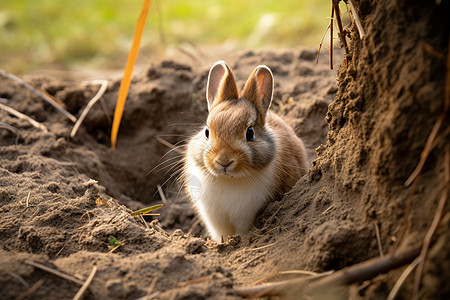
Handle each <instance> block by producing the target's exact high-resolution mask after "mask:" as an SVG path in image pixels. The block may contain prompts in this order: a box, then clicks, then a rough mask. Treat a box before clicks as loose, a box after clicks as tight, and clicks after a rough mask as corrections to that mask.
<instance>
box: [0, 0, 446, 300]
mask: <svg viewBox="0 0 450 300" xmlns="http://www.w3.org/2000/svg"><path fill="white" fill-rule="evenodd" d="M359 4H360V5H359V6H358V7H357V11H358V13H359V16H360V18H361V20H362V24H363V26H364V28H365V30H366V37H365V38H364V39H363V40H360V38H359V35H358V31H357V29H356V26H355V25H354V24H352V25H351V27H350V29H349V36H348V37H347V39H348V41H349V53H348V54H347V55H345V56H344V59H343V60H342V62H341V64H340V66H339V70H338V72H337V73H336V72H335V71H331V70H329V67H328V65H329V62H328V58H327V55H323V54H322V56H321V58H320V61H319V64H316V63H315V60H316V55H317V53H316V51H315V50H312V49H304V48H297V49H288V50H265V51H250V50H247V51H239V52H235V53H228V54H225V55H223V56H221V57H214V56H212V55H205V56H202V55H199V57H201V58H200V59H199V58H193V57H192V56H190V57H188V56H186V57H178V58H175V59H174V58H172V59H166V60H162V61H159V62H154V63H153V64H151V65H150V66H149V67H148V68H147V71H146V72H145V73H142V74H137V75H136V76H135V77H134V79H133V82H132V85H131V90H130V93H129V96H128V100H127V103H126V107H125V112H124V117H123V119H122V125H121V127H120V132H119V137H118V145H117V152H116V153H113V152H112V150H111V148H110V140H109V136H110V127H111V125H110V116H112V115H113V113H114V106H115V101H116V98H117V93H118V89H119V85H120V81H119V80H110V81H109V84H108V89H107V92H106V93H105V94H104V96H103V97H102V102H103V105H102V104H101V103H100V102H99V103H98V104H96V105H95V106H93V108H92V109H91V111H90V112H89V114H88V115H87V118H86V119H85V121H84V122H83V124H82V126H81V128H80V130H79V131H78V133H77V135H76V136H75V137H74V138H69V135H70V131H71V130H72V127H73V124H72V123H71V122H70V121H69V120H67V119H65V117H64V116H62V115H61V114H59V113H58V112H57V111H56V110H55V109H54V108H53V107H51V106H50V105H48V104H46V103H44V102H43V101H42V99H40V98H39V97H37V96H35V95H34V94H32V93H30V92H29V91H28V90H26V89H24V88H23V87H22V86H20V85H19V84H17V83H15V82H12V81H10V80H7V79H1V81H0V97H1V98H2V99H5V100H2V102H5V103H6V104H7V105H8V106H10V107H13V108H14V109H16V110H18V111H20V112H22V113H24V114H26V115H28V116H30V117H32V118H34V119H35V120H37V121H39V122H41V123H43V124H44V125H45V126H46V128H47V129H48V131H42V130H39V129H36V128H34V127H32V126H31V125H30V124H29V123H28V122H27V121H25V120H22V119H17V118H15V117H13V116H10V115H9V114H7V113H6V112H5V111H3V110H0V121H1V122H2V123H5V124H9V125H11V126H14V127H15V128H17V129H19V133H18V134H16V133H15V132H13V131H11V130H9V129H5V128H3V127H0V178H1V180H0V214H1V219H0V240H1V247H0V253H1V255H0V262H1V266H2V268H1V270H0V292H1V294H2V297H3V298H5V299H13V298H14V299H15V298H20V299H43V298H46V299H65V298H72V297H73V296H74V295H75V294H76V293H77V291H78V289H79V288H80V285H79V284H77V283H74V282H72V281H70V280H67V279H64V278H62V277H61V276H57V275H54V274H50V273H48V272H47V271H43V270H41V269H39V268H37V267H35V266H32V265H31V264H32V263H31V264H30V262H38V263H41V264H43V265H46V266H48V267H50V268H52V269H55V270H59V271H61V272H64V273H67V274H70V275H71V276H73V277H75V278H77V279H79V280H81V281H85V280H86V278H87V277H88V275H89V273H90V272H91V270H92V269H93V267H94V266H96V267H97V272H96V274H95V276H94V279H93V281H92V283H91V284H90V286H89V289H88V291H87V292H86V294H85V299H138V298H141V297H144V296H148V299H152V298H155V299H240V297H238V296H236V294H235V293H234V289H235V288H238V287H241V286H251V285H255V284H260V283H262V282H268V281H279V280H284V279H289V278H292V277H295V276H298V274H292V273H295V272H288V273H290V274H286V272H284V273H283V274H280V272H282V271H289V270H291V271H292V270H297V271H298V270H304V271H314V272H323V271H328V270H338V269H342V268H344V267H347V266H350V265H353V264H357V263H360V262H363V261H365V260H368V259H371V258H374V257H378V256H380V255H382V254H381V253H380V249H379V248H380V247H381V250H382V251H383V252H384V254H388V253H393V252H394V251H402V250H405V249H409V248H411V247H415V246H420V245H421V244H422V241H423V240H424V237H425V234H426V232H427V230H428V228H429V227H430V225H431V223H432V220H433V216H434V214H435V211H436V207H437V203H438V202H439V199H440V198H441V195H442V193H443V190H444V188H445V178H444V165H445V155H444V153H445V151H448V149H449V148H448V147H449V143H448V133H449V131H448V114H447V116H446V118H445V120H444V123H443V125H442V126H441V128H442V129H441V130H440V131H439V132H438V135H437V139H436V143H435V147H434V149H433V151H432V152H431V154H430V156H429V157H428V159H427V161H426V164H425V167H424V169H423V171H422V173H421V175H420V177H419V178H418V181H417V184H416V185H415V191H414V194H413V196H412V197H409V196H408V195H409V193H410V191H411V187H405V185H404V182H405V180H406V179H407V178H408V177H409V175H410V174H411V173H412V172H413V170H414V168H415V167H416V165H417V163H418V161H419V159H420V155H421V151H422V150H423V148H424V145H425V143H426V140H427V138H428V136H429V135H430V132H431V130H432V128H433V126H434V124H435V122H436V120H437V119H438V116H439V115H440V114H441V113H442V111H443V107H444V88H445V76H446V68H445V60H446V56H447V52H448V21H445V20H446V17H445V15H444V12H445V11H447V10H446V5H447V2H445V1H442V3H441V4H439V5H438V4H435V3H434V2H431V3H428V2H426V3H422V5H421V6H417V7H416V6H414V5H412V4H411V2H410V1H400V0H398V1H360V3H359ZM446 22H447V23H446ZM336 52H337V54H335V55H336V56H335V60H337V61H341V59H340V57H341V58H342V56H343V51H341V52H339V51H336ZM217 59H226V60H227V62H228V64H229V65H230V67H231V68H232V70H233V72H234V74H235V77H236V80H237V82H238V84H239V85H240V86H241V87H242V86H243V84H244V83H245V80H246V79H247V77H248V76H249V74H250V73H251V71H252V69H253V68H254V67H255V66H257V65H260V64H266V65H268V66H269V67H270V68H271V69H272V71H273V73H274V76H275V82H276V83H275V95H274V103H273V106H272V108H271V109H273V110H275V111H276V112H278V113H279V114H280V115H282V116H283V118H284V119H285V120H286V121H287V123H288V124H290V125H291V126H292V127H293V128H294V129H295V131H296V133H297V134H298V135H299V136H300V137H301V138H302V139H303V140H304V142H305V145H306V147H307V151H308V155H309V160H310V161H311V168H310V170H309V172H308V174H307V175H306V176H304V177H303V178H302V179H301V180H300V181H299V182H298V183H297V184H296V186H295V187H294V188H293V190H292V191H290V192H289V193H287V194H286V196H285V197H284V198H283V199H279V200H278V201H273V202H271V203H268V204H267V207H265V208H264V210H263V211H262V212H261V213H260V215H259V216H258V218H257V220H256V221H255V224H254V227H253V228H252V229H251V231H250V232H249V233H248V234H247V235H246V236H242V237H233V238H230V239H228V240H227V241H226V242H225V243H224V244H219V245H218V244H215V243H213V242H211V241H209V240H207V234H206V232H205V230H204V228H203V226H202V224H201V222H200V221H199V219H198V217H197V216H196V215H195V212H194V210H193V208H192V206H191V205H190V203H189V201H188V200H187V197H186V195H185V194H184V193H183V191H182V189H181V188H180V187H179V185H178V184H177V182H176V180H175V178H176V175H177V170H178V169H179V167H180V163H179V162H180V155H182V154H181V153H180V152H182V150H183V145H184V143H185V140H186V139H187V138H188V137H189V136H191V135H192V134H193V133H194V132H195V131H196V130H197V129H198V128H199V127H201V126H202V124H203V122H204V120H205V118H206V114H207V108H206V101H205V87H206V80H207V75H208V70H209V67H210V66H211V65H212V63H213V62H214V61H215V60H217ZM442 60H443V61H444V62H442ZM28 79H29V81H30V82H31V83H32V84H33V85H35V86H37V87H39V88H40V89H42V90H45V91H47V92H48V93H49V94H51V95H53V96H54V97H55V98H57V99H59V100H60V101H61V102H62V105H64V106H65V107H66V108H67V110H68V111H70V112H71V113H73V114H74V115H76V116H79V115H80V114H81V112H82V111H83V109H84V108H85V106H86V105H87V103H88V101H89V100H90V99H91V98H92V97H93V95H94V94H95V93H96V91H97V89H98V85H94V84H89V83H88V84H86V83H82V82H74V81H64V80H58V79H54V78H48V77H45V76H33V77H32V78H28ZM170 145H175V146H177V147H178V146H179V148H174V149H171V146H170ZM446 149H447V150H446ZM89 179H95V180H97V181H98V184H94V183H91V184H85V183H86V182H88V181H89ZM158 185H162V194H164V195H165V197H163V198H164V199H163V198H161V196H162V194H161V193H159V192H158V189H157V186H158ZM162 202H165V206H164V207H163V208H161V209H159V210H157V211H156V212H157V213H158V214H159V215H158V216H146V217H145V222H144V220H143V219H141V218H137V217H133V216H131V215H130V213H131V212H132V211H134V210H137V209H140V208H143V207H147V206H150V205H153V204H157V203H162ZM408 202H410V203H411V206H410V210H409V212H408V209H407V207H408V205H407V203H408ZM449 216H450V214H449V208H448V205H447V206H446V208H445V209H444V213H443V218H442V222H441V224H440V226H439V227H438V230H437V232H436V233H435V238H434V239H433V240H432V243H431V246H430V250H429V254H428V257H427V259H426V261H425V269H424V275H423V279H422V285H421V290H420V296H421V297H423V298H424V299H445V298H448V297H450V288H449V285H448V284H447V283H446V278H449V277H450V273H449V272H450V271H449V270H450V259H449V258H450V247H449V245H450V243H449V242H448V240H449V238H450V233H449V232H450V231H449V230H446V229H448V227H449V220H450V217H449ZM405 220H406V222H405ZM377 230H378V231H379V236H380V239H379V241H380V243H378V242H377V237H376V232H377ZM111 237H113V238H114V239H116V240H117V241H123V244H121V246H119V247H117V248H115V247H114V239H112V238H111ZM403 271H404V267H402V268H398V269H394V270H392V271H390V272H388V273H387V274H381V275H378V276H376V277H374V278H373V279H372V280H369V281H365V282H358V283H355V284H354V285H352V286H350V287H344V288H340V289H338V290H337V291H336V290H331V288H330V290H325V291H324V293H325V294H327V293H328V296H327V297H328V298H326V299H336V298H338V299H341V298H342V299H346V298H350V297H352V298H354V299H385V298H386V297H387V295H388V293H389V292H390V291H391V290H392V288H393V286H394V284H395V282H396V281H397V279H398V278H399V276H400V275H401V273H402V272H403ZM297 273H298V272H297ZM413 282H414V276H413V275H410V277H409V278H408V279H407V280H406V282H405V284H404V285H403V287H402V289H401V290H400V292H399V294H398V298H400V299H409V298H411V296H412V293H413V292H412V287H413ZM291 296H292V295H291ZM296 296H298V295H296ZM322 296H323V295H322ZM322 296H321V297H322ZM286 297H287V296H286ZM317 297H318V296H317ZM317 297H315V298H317ZM323 297H326V296H323ZM324 299H325V298H324Z"/></svg>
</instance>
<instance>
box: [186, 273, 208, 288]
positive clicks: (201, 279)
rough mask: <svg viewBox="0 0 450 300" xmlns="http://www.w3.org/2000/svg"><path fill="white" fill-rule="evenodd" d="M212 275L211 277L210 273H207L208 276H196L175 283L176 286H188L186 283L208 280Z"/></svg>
mask: <svg viewBox="0 0 450 300" xmlns="http://www.w3.org/2000/svg"><path fill="white" fill-rule="evenodd" d="M212 277H213V276H212V275H208V276H204V277H200V278H196V279H192V280H188V281H184V282H180V283H178V284H177V287H184V286H188V285H191V284H196V283H201V282H205V281H209V280H211V279H212Z"/></svg>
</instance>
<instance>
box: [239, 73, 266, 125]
mask: <svg viewBox="0 0 450 300" xmlns="http://www.w3.org/2000/svg"><path fill="white" fill-rule="evenodd" d="M242 96H243V97H244V98H245V99H247V100H248V101H250V102H252V103H253V104H255V106H256V108H257V109H258V113H259V117H260V118H261V120H262V121H263V122H265V118H266V114H267V111H268V110H269V107H270V104H271V103H272V97H273V75H272V71H270V69H269V68H268V67H266V66H258V67H256V68H255V70H253V73H252V74H251V75H250V77H249V78H248V80H247V83H246V84H245V87H244V91H243V93H242Z"/></svg>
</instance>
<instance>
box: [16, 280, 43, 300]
mask: <svg viewBox="0 0 450 300" xmlns="http://www.w3.org/2000/svg"><path fill="white" fill-rule="evenodd" d="M43 283H44V279H40V280H38V281H37V282H36V283H35V284H33V286H32V287H30V288H29V289H28V290H26V291H24V292H22V293H21V294H20V295H19V296H17V300H22V299H25V298H26V297H28V296H30V295H32V294H33V293H34V292H36V290H37V289H38V288H39V287H40V286H41V285H42V284H43Z"/></svg>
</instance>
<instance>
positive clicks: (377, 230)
mask: <svg viewBox="0 0 450 300" xmlns="http://www.w3.org/2000/svg"><path fill="white" fill-rule="evenodd" d="M375 235H376V236H377V244H378V251H379V252H380V256H381V257H383V256H384V253H383V246H382V245H381V237H380V229H379V228H378V224H377V223H375Z"/></svg>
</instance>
